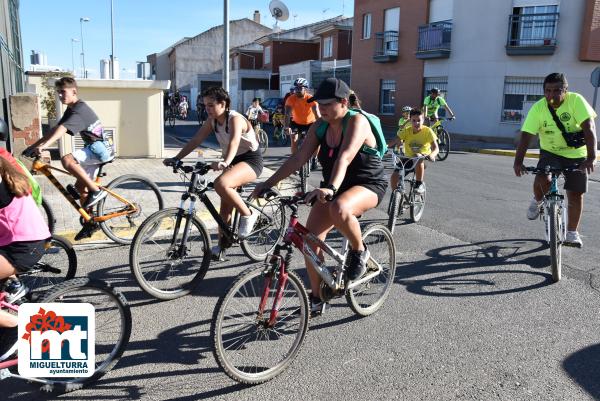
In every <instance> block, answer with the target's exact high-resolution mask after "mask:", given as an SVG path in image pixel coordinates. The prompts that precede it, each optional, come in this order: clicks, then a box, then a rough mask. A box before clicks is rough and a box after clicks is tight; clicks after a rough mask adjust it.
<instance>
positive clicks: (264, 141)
mask: <svg viewBox="0 0 600 401" xmlns="http://www.w3.org/2000/svg"><path fill="white" fill-rule="evenodd" d="M254 132H256V137H257V139H258V147H259V149H260V152H261V153H262V154H264V153H265V152H266V151H267V149H269V135H267V132H266V131H265V130H264V129H262V124H261V123H260V121H257V123H256V127H255V128H254Z"/></svg>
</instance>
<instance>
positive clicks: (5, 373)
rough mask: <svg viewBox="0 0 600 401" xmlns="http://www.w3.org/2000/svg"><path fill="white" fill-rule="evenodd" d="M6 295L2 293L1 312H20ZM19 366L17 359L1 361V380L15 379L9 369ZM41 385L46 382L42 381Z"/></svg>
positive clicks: (0, 299)
mask: <svg viewBox="0 0 600 401" xmlns="http://www.w3.org/2000/svg"><path fill="white" fill-rule="evenodd" d="M6 295H7V294H6V292H5V291H2V292H0V310H5V309H10V310H12V311H13V312H18V311H19V306H18V305H14V304H11V303H8V302H6ZM18 364H19V360H18V359H17V358H13V359H7V360H4V361H0V380H3V379H6V378H8V377H13V376H14V375H13V374H12V373H10V372H9V371H8V369H7V368H10V367H11V366H17V365H18ZM5 369H7V370H5ZM41 383H45V382H43V381H42V382H41Z"/></svg>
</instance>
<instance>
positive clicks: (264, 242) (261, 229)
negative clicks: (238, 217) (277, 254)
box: [240, 198, 286, 262]
mask: <svg viewBox="0 0 600 401" xmlns="http://www.w3.org/2000/svg"><path fill="white" fill-rule="evenodd" d="M260 200H261V199H259V201H260ZM247 206H248V207H249V208H251V209H254V210H255V213H260V215H259V217H258V220H257V221H256V224H255V225H254V228H253V229H252V232H251V233H250V234H249V235H248V236H247V237H246V238H244V239H243V240H242V241H241V242H240V246H241V247H242V251H243V252H244V254H245V255H246V256H247V257H248V258H250V259H252V260H253V261H255V262H260V261H263V260H265V258H266V257H267V255H268V254H270V253H271V252H272V251H273V249H275V246H276V245H277V244H278V243H279V242H280V241H281V239H282V238H283V236H284V234H285V230H286V226H285V210H284V207H283V205H282V204H281V202H279V200H278V198H274V199H271V200H268V201H266V203H264V204H263V205H262V206H256V205H254V204H251V203H247Z"/></svg>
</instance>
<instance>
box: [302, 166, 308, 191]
mask: <svg viewBox="0 0 600 401" xmlns="http://www.w3.org/2000/svg"><path fill="white" fill-rule="evenodd" d="M308 168H309V167H308V163H304V164H303V165H302V167H300V191H301V192H302V193H303V194H305V193H306V191H307V190H308Z"/></svg>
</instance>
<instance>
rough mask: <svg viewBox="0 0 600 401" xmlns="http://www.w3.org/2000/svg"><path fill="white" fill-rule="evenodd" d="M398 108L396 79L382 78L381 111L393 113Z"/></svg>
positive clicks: (382, 112)
mask: <svg viewBox="0 0 600 401" xmlns="http://www.w3.org/2000/svg"><path fill="white" fill-rule="evenodd" d="M395 110H396V81H392V80H387V79H382V80H381V92H380V106H379V113H380V114H387V115H393V114H394V111H395Z"/></svg>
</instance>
